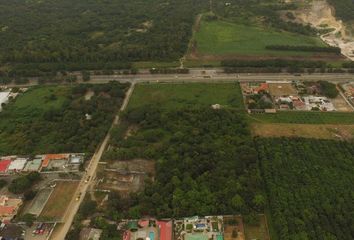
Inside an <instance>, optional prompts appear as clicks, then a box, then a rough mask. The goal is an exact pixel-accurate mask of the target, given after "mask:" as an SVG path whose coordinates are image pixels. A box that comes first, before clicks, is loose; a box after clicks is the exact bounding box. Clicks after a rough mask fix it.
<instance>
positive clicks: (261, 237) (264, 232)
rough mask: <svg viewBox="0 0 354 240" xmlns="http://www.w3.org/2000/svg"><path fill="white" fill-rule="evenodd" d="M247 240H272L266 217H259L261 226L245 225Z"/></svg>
mask: <svg viewBox="0 0 354 240" xmlns="http://www.w3.org/2000/svg"><path fill="white" fill-rule="evenodd" d="M244 226H245V236H246V238H245V239H246V240H253V239H258V240H270V237H269V233H268V227H267V222H266V217H265V215H260V216H259V224H257V225H251V224H244Z"/></svg>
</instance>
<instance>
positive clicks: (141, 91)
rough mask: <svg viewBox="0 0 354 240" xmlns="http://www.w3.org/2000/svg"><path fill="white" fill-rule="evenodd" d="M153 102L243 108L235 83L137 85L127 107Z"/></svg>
mask: <svg viewBox="0 0 354 240" xmlns="http://www.w3.org/2000/svg"><path fill="white" fill-rule="evenodd" d="M153 104H154V105H158V106H159V107H163V108H178V107H196V106H198V107H200V106H203V105H204V106H205V105H209V106H210V105H212V104H221V105H223V106H230V107H234V108H238V109H244V107H243V102H242V94H241V91H240V87H239V85H238V84H235V83H186V84H140V85H137V86H136V88H135V90H134V94H133V96H132V98H131V100H130V103H129V108H131V109H132V108H137V107H140V106H144V105H153Z"/></svg>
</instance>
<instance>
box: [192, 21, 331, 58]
mask: <svg viewBox="0 0 354 240" xmlns="http://www.w3.org/2000/svg"><path fill="white" fill-rule="evenodd" d="M195 41H196V45H197V46H196V51H197V54H202V55H240V56H309V55H311V54H312V53H309V52H294V51H291V52H289V51H273V50H267V49H266V46H268V45H293V46H295V45H302V46H320V47H321V46H322V47H323V46H326V45H325V44H324V43H323V42H322V40H321V39H319V38H316V37H308V36H304V35H299V34H294V33H289V32H281V31H276V30H274V29H271V28H261V27H255V26H246V25H242V24H235V23H229V22H225V21H202V22H201V27H200V30H199V31H198V32H196V34H195Z"/></svg>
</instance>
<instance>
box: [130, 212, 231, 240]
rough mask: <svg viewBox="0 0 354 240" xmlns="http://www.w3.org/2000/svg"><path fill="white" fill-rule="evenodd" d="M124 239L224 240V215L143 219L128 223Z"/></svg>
mask: <svg viewBox="0 0 354 240" xmlns="http://www.w3.org/2000/svg"><path fill="white" fill-rule="evenodd" d="M126 224H127V230H126V231H125V233H124V235H123V240H172V239H173V240H223V239H224V238H223V229H224V227H223V217H222V216H207V217H202V218H201V217H191V218H183V219H178V220H155V219H142V220H131V221H128V222H127V223H126Z"/></svg>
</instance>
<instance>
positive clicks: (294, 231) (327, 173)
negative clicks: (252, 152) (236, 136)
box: [256, 138, 354, 240]
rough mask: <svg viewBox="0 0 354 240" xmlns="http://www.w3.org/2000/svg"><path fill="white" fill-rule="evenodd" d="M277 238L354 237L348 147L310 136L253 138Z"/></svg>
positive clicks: (353, 158) (353, 157)
mask: <svg viewBox="0 0 354 240" xmlns="http://www.w3.org/2000/svg"><path fill="white" fill-rule="evenodd" d="M256 145H257V148H258V154H259V157H260V164H261V169H262V175H263V178H264V181H265V185H266V190H267V192H268V198H269V203H270V208H271V214H272V219H273V225H274V227H275V229H276V231H277V233H278V235H279V239H309V240H312V239H313V240H315V239H341V240H350V239H353V238H354V228H353V226H354V225H353V224H354V222H353V212H354V202H353V197H354V191H353V187H352V185H353V182H354V175H353V173H354V147H353V144H352V143H346V142H341V141H330V140H327V141H325V140H314V139H281V138H279V139H257V140H256Z"/></svg>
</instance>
